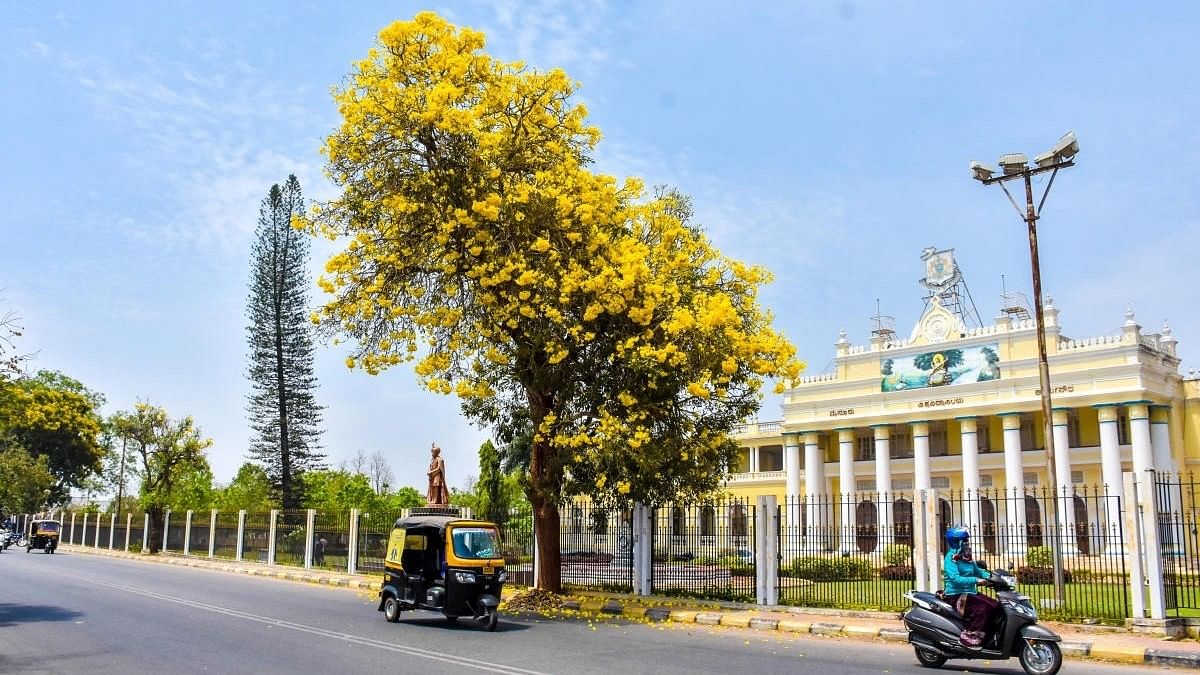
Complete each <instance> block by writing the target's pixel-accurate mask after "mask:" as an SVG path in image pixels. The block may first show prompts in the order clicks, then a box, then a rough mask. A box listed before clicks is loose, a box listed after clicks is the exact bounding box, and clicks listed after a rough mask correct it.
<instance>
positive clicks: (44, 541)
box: [25, 520, 62, 553]
mask: <svg viewBox="0 0 1200 675" xmlns="http://www.w3.org/2000/svg"><path fill="white" fill-rule="evenodd" d="M61 529H62V523H60V522H58V521H57V520H34V521H32V522H30V523H29V538H28V539H27V540H26V542H25V552H26V553H29V552H30V551H32V550H33V549H35V548H40V549H42V552H43V553H54V549H56V548H58V533H59V530H61Z"/></svg>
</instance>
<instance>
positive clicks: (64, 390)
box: [0, 371, 104, 503]
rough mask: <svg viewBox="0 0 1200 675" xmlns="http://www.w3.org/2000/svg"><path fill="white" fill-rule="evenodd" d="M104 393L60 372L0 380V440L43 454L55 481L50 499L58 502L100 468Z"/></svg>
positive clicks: (37, 454) (38, 454)
mask: <svg viewBox="0 0 1200 675" xmlns="http://www.w3.org/2000/svg"><path fill="white" fill-rule="evenodd" d="M102 402H103V397H102V396H100V395H98V394H96V393H94V392H91V391H89V390H87V389H86V388H84V387H83V385H81V384H79V382H78V381H76V380H73V379H71V378H69V377H66V376H64V375H62V374H60V373H54V372H50V371H42V372H39V373H38V374H37V375H35V376H34V377H30V378H24V379H20V380H15V381H4V380H0V446H4V447H12V446H19V447H21V448H24V449H25V450H26V451H27V452H28V453H29V454H30V455H31V456H33V457H45V458H46V462H47V466H48V467H49V469H50V472H51V473H52V474H54V476H55V478H56V481H55V486H54V488H53V489H52V493H53V494H52V495H51V498H50V500H51V502H54V503H61V502H63V501H65V500H66V499H67V497H68V496H69V491H70V488H73V487H79V486H81V485H82V484H83V482H84V481H85V480H86V479H87V478H88V477H90V476H93V475H95V474H96V473H98V472H99V471H101V470H102V468H103V461H102V460H103V458H104V447H103V446H102V445H101V431H102V425H101V423H102V421H101V419H100V416H99V414H98V410H97V409H98V406H99V405H100V403H102Z"/></svg>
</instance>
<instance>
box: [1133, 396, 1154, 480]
mask: <svg viewBox="0 0 1200 675" xmlns="http://www.w3.org/2000/svg"><path fill="white" fill-rule="evenodd" d="M1146 403H1147V402H1146V401H1135V402H1133V403H1129V404H1127V406H1128V409H1129V440H1130V443H1132V445H1133V473H1135V474H1137V475H1138V476H1141V475H1142V474H1143V473H1145V472H1146V471H1150V470H1152V469H1154V468H1155V467H1154V449H1153V447H1152V446H1151V444H1150V407H1149V406H1147V405H1146Z"/></svg>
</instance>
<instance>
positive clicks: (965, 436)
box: [958, 417, 987, 539]
mask: <svg viewBox="0 0 1200 675" xmlns="http://www.w3.org/2000/svg"><path fill="white" fill-rule="evenodd" d="M958 426H959V432H960V435H961V436H962V475H963V512H964V514H965V517H966V520H967V522H966V526H967V529H968V530H970V531H971V534H972V535H973V536H974V537H975V538H976V539H979V538H980V537H981V536H982V535H983V529H982V526H981V523H982V519H981V517H980V512H979V499H980V495H979V429H978V420H977V419H976V418H974V417H959V418H958ZM984 433H987V430H986V429H985V430H984Z"/></svg>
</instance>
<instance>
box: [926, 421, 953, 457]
mask: <svg viewBox="0 0 1200 675" xmlns="http://www.w3.org/2000/svg"><path fill="white" fill-rule="evenodd" d="M948 454H950V443H949V441H948V440H947V438H946V423H945V422H944V421H939V422H930V424H929V456H930V457H944V456H946V455H948Z"/></svg>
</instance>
